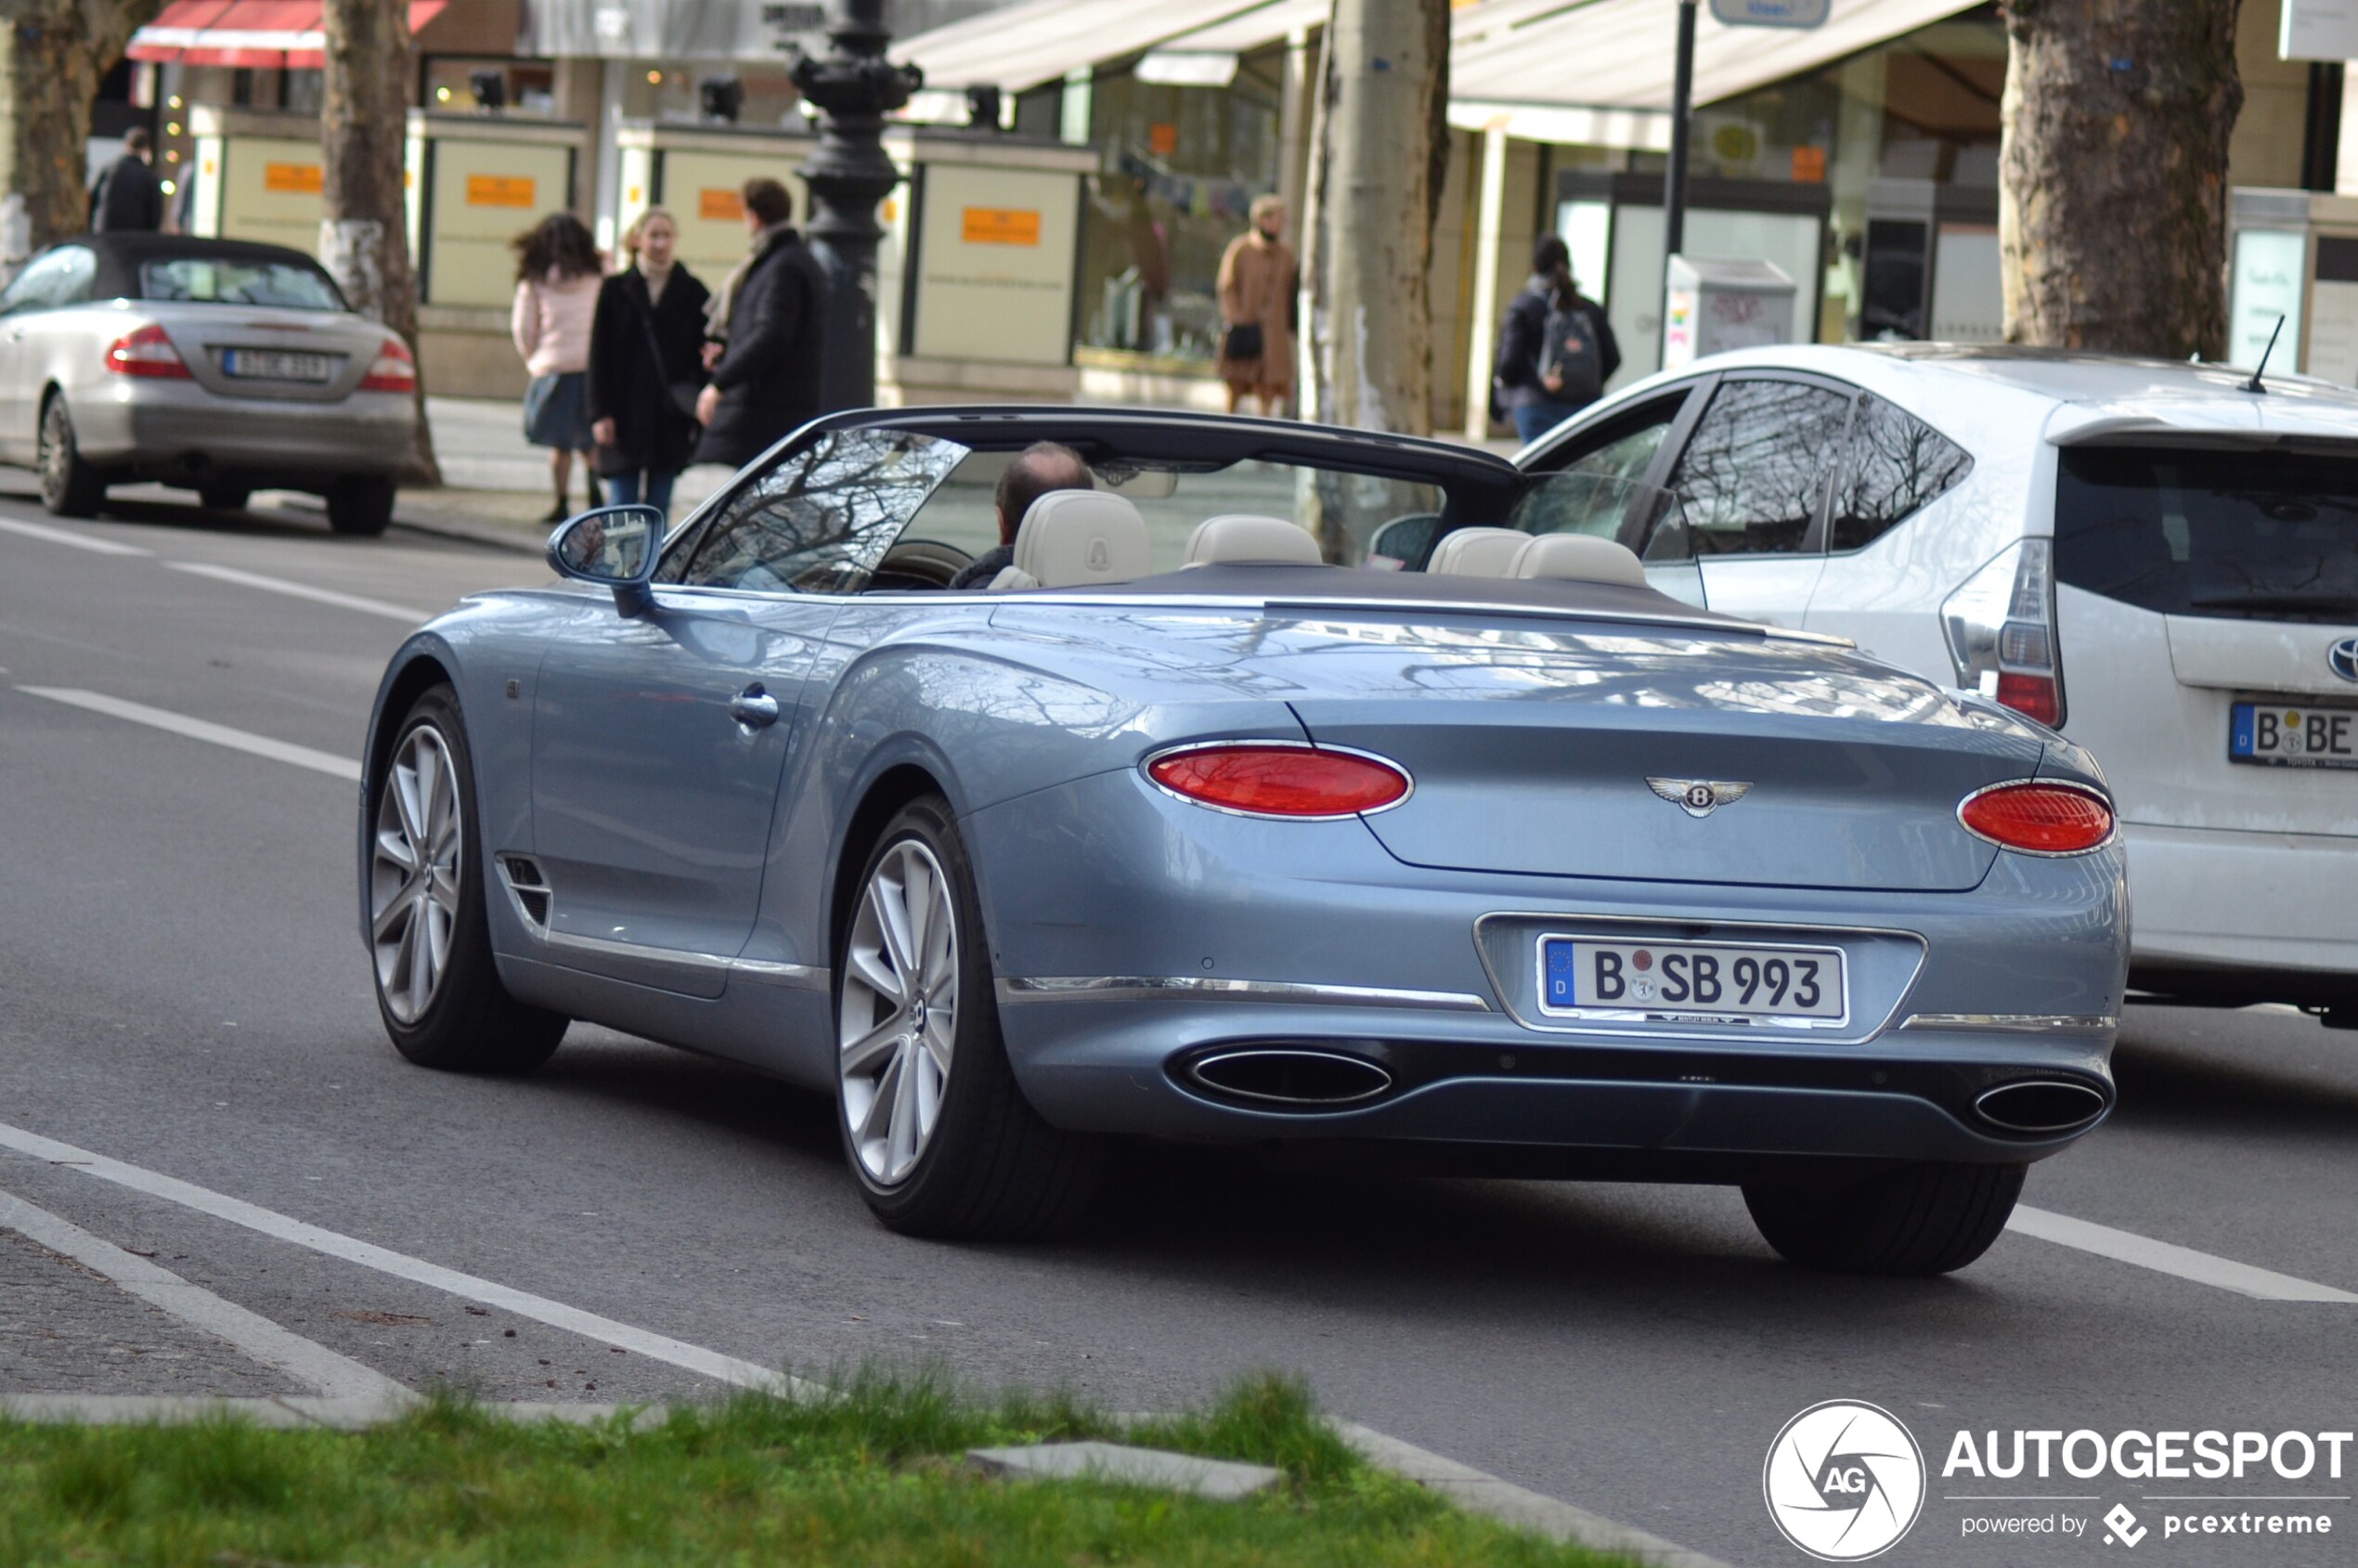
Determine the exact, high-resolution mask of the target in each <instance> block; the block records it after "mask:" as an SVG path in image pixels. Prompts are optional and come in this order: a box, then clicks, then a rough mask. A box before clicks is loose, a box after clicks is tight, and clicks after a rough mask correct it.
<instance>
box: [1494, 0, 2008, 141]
mask: <svg viewBox="0 0 2358 1568" xmlns="http://www.w3.org/2000/svg"><path fill="white" fill-rule="evenodd" d="M1515 3H1516V0H1492V4H1491V5H1490V6H1477V7H1474V8H1473V9H1474V11H1475V12H1476V13H1479V12H1482V11H1489V10H1492V9H1493V8H1494V7H1502V6H1508V5H1512V4H1515ZM1533 8H1534V9H1538V7H1537V6H1536V5H1535V6H1534V7H1533ZM1971 9H1973V6H1971V5H1969V4H1965V3H1964V0H1833V15H1832V17H1831V18H1830V19H1828V20H1827V22H1826V24H1825V25H1824V26H1823V27H1819V28H1812V29H1809V30H1807V31H1802V30H1798V29H1791V28H1781V27H1727V26H1724V25H1722V24H1721V23H1719V22H1718V21H1716V20H1714V19H1713V18H1712V16H1711V13H1710V11H1709V10H1708V9H1707V8H1706V9H1704V12H1703V14H1702V15H1701V16H1700V17H1698V18H1697V19H1696V25H1695V82H1694V93H1695V102H1696V103H1698V104H1706V103H1716V102H1717V101H1718V100H1720V99H1722V98H1730V97H1735V96H1736V95H1737V94H1739V93H1747V92H1750V91H1751V90H1752V89H1754V88H1755V87H1765V86H1767V85H1769V84H1770V83H1772V82H1781V81H1783V80H1784V79H1785V78H1786V77H1788V76H1797V75H1799V74H1800V73H1802V72H1803V71H1814V70H1816V69H1817V68H1818V67H1820V66H1821V65H1826V64H1828V63H1830V62H1832V61H1834V60H1838V59H1841V58H1844V57H1845V56H1846V55H1854V54H1857V53H1859V51H1860V50H1862V49H1870V48H1872V47H1874V46H1875V45H1878V44H1883V43H1887V42H1889V41H1890V40H1892V39H1894V38H1897V37H1898V36H1899V35H1900V34H1901V33H1904V32H1914V31H1915V30H1916V29H1918V28H1920V27H1926V26H1929V25H1931V24H1932V23H1934V22H1937V21H1940V20H1943V19H1947V18H1950V17H1953V16H1956V15H1959V14H1960V13H1962V12H1964V11H1969V10H1971ZM1677 53H1678V6H1676V5H1674V4H1672V3H1671V0H1587V3H1586V4H1578V3H1574V4H1571V5H1564V4H1561V0H1560V3H1559V4H1558V5H1556V6H1553V7H1550V8H1548V9H1546V10H1545V11H1544V12H1542V14H1540V15H1538V16H1537V17H1536V18H1535V19H1533V20H1530V21H1526V22H1524V23H1522V25H1520V26H1511V27H1508V28H1506V29H1504V30H1502V31H1492V32H1489V33H1488V35H1487V36H1485V37H1483V38H1482V39H1480V40H1479V41H1477V42H1474V43H1471V44H1466V45H1461V46H1460V47H1459V48H1458V49H1457V50H1456V51H1455V53H1454V55H1453V57H1452V58H1451V59H1450V62H1449V94H1450V97H1451V100H1452V104H1451V110H1450V119H1451V120H1452V122H1453V123H1480V119H1481V117H1482V116H1483V115H1485V114H1496V113H1510V112H1513V111H1515V110H1522V109H1526V108H1533V109H1535V108H1547V109H1556V110H1572V109H1577V110H1652V111H1654V112H1655V113H1657V114H1664V115H1666V113H1667V111H1668V110H1669V108H1670V88H1671V78H1672V76H1673V74H1674V71H1675V66H1676V60H1677ZM1517 134H1520V133H1517ZM1547 139H1554V138H1552V137H1551V138H1547ZM1668 144H1669V136H1668V132H1667V127H1666V125H1665V130H1664V132H1663V135H1662V138H1661V140H1660V142H1659V143H1656V142H1652V141H1648V142H1644V143H1630V142H1621V143H1618V144H1613V143H1608V144H1606V145H1620V146H1632V145H1639V146H1655V145H1660V146H1667V145H1668Z"/></svg>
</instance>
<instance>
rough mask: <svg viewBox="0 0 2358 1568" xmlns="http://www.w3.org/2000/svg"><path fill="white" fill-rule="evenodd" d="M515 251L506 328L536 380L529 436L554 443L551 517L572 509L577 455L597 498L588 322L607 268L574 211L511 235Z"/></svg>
mask: <svg viewBox="0 0 2358 1568" xmlns="http://www.w3.org/2000/svg"><path fill="white" fill-rule="evenodd" d="M508 248H509V249H510V250H512V251H513V252H515V253H516V302H515V307H514V308H513V309H512V311H510V312H509V316H508V329H509V332H510V335H511V336H512V337H513V338H514V339H515V343H516V352H517V353H518V354H521V355H523V356H524V368H525V369H526V370H529V371H530V372H531V373H532V384H531V386H529V387H527V388H526V389H525V395H524V438H525V440H527V441H529V442H531V443H532V444H533V445H534V446H536V447H548V448H549V477H550V478H551V480H552V481H553V482H554V484H555V486H556V490H557V504H556V505H555V506H554V507H553V508H551V511H550V512H549V521H551V523H562V522H564V519H565V517H566V515H567V508H566V504H565V491H566V490H567V489H568V488H569V487H570V486H571V483H572V479H573V455H574V453H576V452H579V453H580V454H581V473H582V477H583V479H584V480H585V481H586V486H587V489H588V492H589V504H590V505H591V506H595V505H597V504H598V479H597V474H596V473H595V471H594V470H593V469H591V467H590V457H589V447H590V434H589V385H588V382H589V376H588V375H587V373H586V372H587V371H588V370H589V329H590V323H591V321H592V319H593V318H594V317H596V315H597V310H598V290H599V286H600V285H601V283H602V282H603V280H604V272H605V268H604V267H603V266H601V265H600V263H599V258H598V247H597V243H596V241H594V240H591V239H590V238H589V229H588V228H586V227H583V225H582V222H581V220H580V219H579V218H577V217H575V216H574V215H573V214H571V213H551V214H549V215H548V216H547V217H545V218H542V219H541V220H540V221H539V222H538V223H537V224H535V225H534V226H533V227H531V228H529V229H527V230H525V232H524V233H522V234H519V235H517V236H516V237H515V238H514V239H513V240H510V241H509V242H508Z"/></svg>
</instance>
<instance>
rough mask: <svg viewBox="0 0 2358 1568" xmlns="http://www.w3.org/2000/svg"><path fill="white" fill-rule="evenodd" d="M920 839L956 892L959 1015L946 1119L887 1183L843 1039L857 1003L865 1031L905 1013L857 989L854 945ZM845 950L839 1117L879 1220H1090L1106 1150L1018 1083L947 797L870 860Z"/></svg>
mask: <svg viewBox="0 0 2358 1568" xmlns="http://www.w3.org/2000/svg"><path fill="white" fill-rule="evenodd" d="M911 844H914V845H917V846H921V847H922V849H923V851H924V853H925V855H926V856H929V857H930V859H931V862H932V863H933V864H935V865H938V866H939V870H940V872H941V874H942V875H943V876H944V878H945V879H946V880H947V881H948V882H949V884H950V886H951V888H952V892H953V895H954V896H953V898H952V900H951V901H950V905H949V907H950V909H951V910H952V911H953V912H954V914H955V917H956V927H955V929H954V933H953V935H954V940H955V952H956V959H957V962H956V965H955V974H956V979H957V987H956V992H955V996H956V1008H955V1022H954V1027H953V1029H952V1031H951V1032H950V1039H951V1042H952V1050H951V1053H950V1066H949V1068H948V1069H946V1070H947V1076H946V1079H944V1080H940V1081H939V1082H941V1084H942V1087H941V1088H940V1090H939V1102H938V1103H939V1110H938V1112H937V1114H936V1119H935V1121H934V1122H933V1123H932V1126H931V1128H930V1131H929V1132H928V1133H927V1134H926V1135H925V1136H924V1138H923V1140H922V1147H921V1148H920V1150H919V1152H918V1153H917V1155H916V1156H915V1160H914V1163H913V1165H912V1166H910V1167H909V1168H908V1169H907V1170H906V1171H905V1172H903V1173H895V1174H892V1175H891V1178H890V1179H889V1180H887V1179H884V1176H883V1175H882V1174H880V1173H876V1172H873V1171H871V1169H870V1167H869V1164H868V1163H867V1159H866V1158H865V1157H863V1155H862V1140H861V1134H860V1132H859V1131H858V1129H856V1128H855V1127H854V1125H853V1113H852V1104H853V1100H854V1097H855V1095H868V1091H867V1089H866V1088H865V1087H864V1086H862V1085H856V1084H855V1083H854V1082H853V1078H854V1075H853V1074H852V1073H851V1072H849V1071H847V1070H846V1064H847V1063H848V1062H849V1059H850V1058H849V1056H847V1054H846V1053H844V1052H843V1051H842V1050H841V1049H840V1043H841V1042H842V1041H843V1040H844V1018H845V1017H846V1008H847V1004H848V1003H849V1004H850V1005H852V1006H853V1007H854V1008H855V1009H859V1008H864V1009H866V1010H867V1011H868V1014H869V1016H868V1017H866V1018H864V1019H862V1026H863V1027H862V1032H863V1033H864V1032H866V1029H867V1027H869V1026H873V1025H875V1023H877V1022H878V1021H880V1020H879V1018H878V1017H877V1015H878V1013H879V1012H884V1013H885V1014H886V1016H887V1017H893V1016H897V1015H894V1014H892V1013H891V1012H890V1011H889V1010H888V1009H885V1008H884V1007H883V1006H882V1004H881V1003H880V1000H879V993H878V992H876V991H875V990H874V989H873V988H871V987H870V986H869V985H868V984H867V982H866V981H864V980H862V981H861V982H860V984H859V989H858V991H853V989H852V988H853V977H852V965H853V946H854V942H855V940H858V938H859V934H860V932H861V931H862V908H863V906H864V905H865V903H866V901H867V900H868V899H869V897H870V892H871V888H872V886H873V885H874V884H875V880H876V876H877V872H878V869H879V868H880V867H882V866H884V865H885V864H886V862H887V859H888V858H891V859H894V860H896V861H897V862H905V861H906V860H907V858H908V857H907V856H905V855H904V854H903V853H902V850H903V847H904V846H907V845H911ZM836 955H837V962H836V982H835V996H836V1005H835V1017H836V1040H837V1041H838V1043H839V1049H838V1052H837V1056H836V1064H837V1066H836V1128H837V1130H838V1132H839V1133H840V1134H841V1135H842V1139H843V1147H844V1160H845V1162H846V1163H847V1164H849V1166H850V1168H851V1174H852V1179H853V1180H854V1181H855V1182H857V1183H858V1184H859V1186H860V1196H861V1197H862V1198H863V1199H866V1200H867V1204H868V1207H869V1209H870V1210H871V1211H872V1212H874V1213H875V1216H876V1218H877V1219H878V1220H880V1221H882V1222H883V1223H884V1224H885V1225H886V1226H887V1228H889V1229H892V1230H896V1231H899V1232H900V1233H902V1234H903V1235H907V1236H925V1237H935V1238H944V1239H952V1238H954V1239H963V1240H1024V1239H1031V1238H1039V1237H1043V1236H1049V1235H1054V1234H1056V1233H1058V1232H1061V1231H1063V1230H1065V1229H1068V1228H1069V1227H1070V1226H1071V1225H1073V1224H1074V1223H1075V1222H1077V1221H1078V1220H1080V1219H1081V1217H1082V1215H1083V1214H1085V1213H1086V1212H1088V1208H1089V1205H1090V1202H1091V1200H1092V1199H1094V1198H1095V1193H1096V1188H1097V1182H1098V1178H1099V1175H1100V1173H1101V1172H1102V1169H1103V1157H1102V1150H1101V1147H1100V1145H1099V1143H1098V1142H1097V1140H1095V1139H1094V1138H1090V1137H1086V1136H1083V1135H1081V1134H1074V1133H1068V1132H1065V1131H1063V1130H1061V1129H1059V1128H1056V1127H1052V1126H1050V1125H1049V1124H1048V1123H1047V1122H1046V1121H1043V1120H1042V1119H1041V1117H1040V1114H1039V1113H1038V1112H1037V1111H1035V1110H1033V1109H1032V1108H1031V1106H1030V1103H1029V1102H1027V1101H1026V1100H1025V1099H1024V1097H1023V1091H1022V1090H1021V1089H1020V1088H1018V1087H1017V1083H1016V1079H1015V1073H1014V1071H1013V1070H1012V1069H1010V1068H1009V1067H1008V1065H1007V1049H1006V1043H1005V1041H1004V1038H1003V1037H1002V1035H1001V1033H1000V1030H999V1008H998V1003H997V999H996V997H995V995H994V990H995V988H994V986H993V983H992V982H993V980H994V978H995V977H994V976H993V974H992V972H991V954H990V951H989V944H988V940H987V939H986V938H985V936H984V932H983V924H982V905H981V901H980V899H979V898H978V895H977V893H976V890H975V879H974V872H973V869H972V867H971V865H970V864H969V862H967V859H966V852H965V845H964V844H963V843H962V842H961V841H960V839H959V836H958V830H957V825H956V823H955V821H954V820H953V818H952V814H951V810H950V803H949V802H948V801H946V800H944V799H942V798H941V797H939V796H925V797H920V798H918V799H916V800H913V801H912V802H910V803H909V804H908V805H907V806H905V807H903V808H902V809H901V810H900V814H899V815H898V816H896V817H894V818H893V819H892V821H891V822H890V823H888V824H887V826H886V828H885V831H884V833H883V834H882V835H881V836H879V837H878V839H877V841H876V844H875V848H874V849H871V850H870V851H869V853H868V858H867V861H866V862H865V863H864V864H863V865H862V869H861V873H860V879H859V881H858V882H857V883H856V884H854V890H853V894H852V899H851V903H850V907H849V909H846V910H845V911H843V912H842V914H841V918H840V920H839V922H838V928H837V931H836ZM937 1005H938V1003H937ZM917 1017H918V1020H919V1022H918V1027H919V1028H920V1029H922V1027H923V1018H924V1009H922V1008H920V1009H918V1010H917ZM916 1054H917V1047H915V1046H913V1045H911V1046H904V1047H903V1048H902V1053H901V1057H900V1062H901V1065H900V1066H899V1067H897V1068H894V1069H892V1070H894V1071H909V1070H914V1068H913V1066H912V1065H911V1064H910V1063H909V1061H908V1058H909V1057H910V1056H914V1055H916ZM881 1076H882V1075H880V1079H879V1083H878V1085H876V1090H877V1092H876V1093H875V1094H874V1095H869V1096H868V1097H869V1098H870V1101H871V1103H872V1104H873V1103H875V1102H876V1101H880V1100H882V1099H883V1098H884V1094H883V1092H882V1082H881Z"/></svg>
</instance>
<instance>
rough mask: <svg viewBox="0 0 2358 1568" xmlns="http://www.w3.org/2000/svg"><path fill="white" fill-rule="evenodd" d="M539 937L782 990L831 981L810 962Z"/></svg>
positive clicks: (563, 934) (559, 934) (558, 935)
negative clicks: (780, 962) (785, 962)
mask: <svg viewBox="0 0 2358 1568" xmlns="http://www.w3.org/2000/svg"><path fill="white" fill-rule="evenodd" d="M541 940H543V941H545V942H546V943H548V944H549V945H550V946H551V947H553V948H559V949H566V950H570V951H572V952H583V953H593V954H595V955H597V956H598V957H601V958H621V959H628V961H630V962H631V963H634V964H654V965H664V966H666V967H668V968H673V969H686V970H692V971H693V972H695V973H698V974H711V973H713V972H714V971H716V970H718V971H719V972H720V973H722V974H725V975H727V976H728V977H729V978H731V979H742V980H748V981H751V982H752V983H753V984H755V985H768V986H776V987H778V988H779V989H781V990H784V991H826V990H828V989H829V988H830V987H831V986H832V985H833V984H834V980H835V974H834V971H832V970H830V969H824V968H822V967H820V966H819V965H813V964H778V963H772V962H771V961H770V960H768V959H761V958H730V957H727V956H724V955H723V954H720V953H718V952H691V951H690V950H688V949H686V948H678V947H650V946H648V945H647V944H646V943H644V942H618V941H615V940H614V939H613V938H611V937H584V936H578V935H576V934H575V933H573V932H571V931H549V932H546V933H544V934H542V936H541Z"/></svg>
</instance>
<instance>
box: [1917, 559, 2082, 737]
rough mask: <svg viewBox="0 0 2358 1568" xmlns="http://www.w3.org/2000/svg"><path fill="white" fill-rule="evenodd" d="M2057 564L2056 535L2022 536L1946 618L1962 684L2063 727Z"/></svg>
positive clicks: (1945, 609)
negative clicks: (2057, 643) (2057, 647)
mask: <svg viewBox="0 0 2358 1568" xmlns="http://www.w3.org/2000/svg"><path fill="white" fill-rule="evenodd" d="M2053 568H2054V541H2053V540H2051V539H2019V540H2016V541H2015V543H2014V544H2012V545H2010V546H2008V547H2007V548H2006V549H2005V550H2003V551H2001V552H2000V553H1999V554H1998V557H1997V558H1996V559H1995V560H1993V561H1991V562H1990V563H1989V564H1988V565H1986V566H1984V567H1982V569H1981V570H1980V571H1978V572H1976V573H1975V574H1974V575H1973V576H1972V577H1968V578H1967V579H1966V580H1965V583H1964V586H1963V587H1962V588H1960V589H1958V590H1957V591H1956V592H1954V593H1952V594H1950V596H1949V598H1948V600H1947V602H1946V603H1943V604H1942V605H1941V606H1940V624H1941V629H1942V630H1943V631H1945V632H1946V633H1947V634H1948V638H1949V657H1950V662H1951V663H1952V664H1954V665H1955V666H1956V667H1957V684H1958V685H1960V686H1963V687H1966V688H1967V689H1969V690H1972V691H1976V692H1979V693H1981V694H1982V695H1983V696H1985V697H1991V698H1994V699H1996V700H1997V701H1998V702H1999V703H2001V704H2002V705H2003V706H2007V707H2010V708H2013V709H2014V710H2015V712H2017V713H2023V714H2028V716H2029V717H2031V718H2033V719H2037V720H2039V722H2040V723H2041V724H2047V725H2052V726H2055V727H2057V728H2060V727H2061V726H2062V724H2063V721H2064V691H2063V663H2062V660H2061V658H2060V657H2059V656H2058V655H2057V654H2056V651H2055V584H2054V569H2053Z"/></svg>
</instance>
